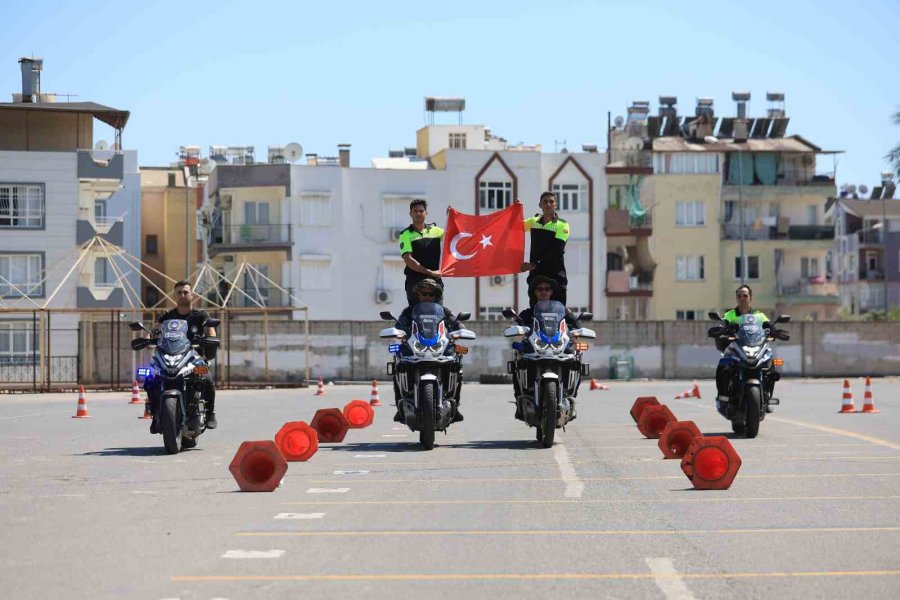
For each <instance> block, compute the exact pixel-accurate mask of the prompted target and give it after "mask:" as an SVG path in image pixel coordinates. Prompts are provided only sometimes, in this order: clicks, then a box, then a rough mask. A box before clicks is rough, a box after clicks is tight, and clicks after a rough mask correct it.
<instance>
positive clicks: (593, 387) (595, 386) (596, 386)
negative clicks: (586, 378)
mask: <svg viewBox="0 0 900 600" xmlns="http://www.w3.org/2000/svg"><path fill="white" fill-rule="evenodd" d="M608 389H609V388H608V387H607V386H605V385H603V384H602V383H600V382H599V381H597V380H596V379H591V390H608Z"/></svg>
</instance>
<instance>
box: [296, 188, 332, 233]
mask: <svg viewBox="0 0 900 600" xmlns="http://www.w3.org/2000/svg"><path fill="white" fill-rule="evenodd" d="M300 225H302V226H304V227H331V196H330V195H329V194H300Z"/></svg>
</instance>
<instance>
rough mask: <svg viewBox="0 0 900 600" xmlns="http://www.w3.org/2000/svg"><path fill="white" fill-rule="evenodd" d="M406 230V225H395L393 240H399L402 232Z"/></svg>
mask: <svg viewBox="0 0 900 600" xmlns="http://www.w3.org/2000/svg"><path fill="white" fill-rule="evenodd" d="M404 231H406V227H399V228H396V227H395V228H393V229H391V241H392V242H396V241H397V240H399V239H400V234H402V233H403V232H404Z"/></svg>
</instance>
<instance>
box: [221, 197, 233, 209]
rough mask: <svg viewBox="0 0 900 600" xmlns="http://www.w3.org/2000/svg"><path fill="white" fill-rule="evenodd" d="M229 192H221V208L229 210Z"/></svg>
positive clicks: (230, 198)
mask: <svg viewBox="0 0 900 600" xmlns="http://www.w3.org/2000/svg"><path fill="white" fill-rule="evenodd" d="M231 200H232V195H231V194H222V210H231Z"/></svg>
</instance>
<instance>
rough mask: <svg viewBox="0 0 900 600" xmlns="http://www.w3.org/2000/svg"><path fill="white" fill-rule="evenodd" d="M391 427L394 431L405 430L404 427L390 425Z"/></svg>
mask: <svg viewBox="0 0 900 600" xmlns="http://www.w3.org/2000/svg"><path fill="white" fill-rule="evenodd" d="M391 429H393V430H394V431H404V430H406V427H391Z"/></svg>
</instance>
